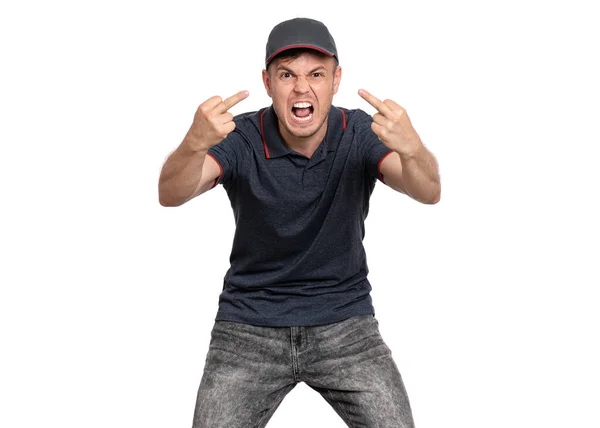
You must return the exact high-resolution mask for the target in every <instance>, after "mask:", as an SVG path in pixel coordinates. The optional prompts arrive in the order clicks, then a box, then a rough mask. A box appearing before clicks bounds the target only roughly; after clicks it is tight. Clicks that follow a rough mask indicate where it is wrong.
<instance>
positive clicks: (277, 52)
mask: <svg viewBox="0 0 600 428" xmlns="http://www.w3.org/2000/svg"><path fill="white" fill-rule="evenodd" d="M290 49H313V50H315V51H318V52H321V53H323V54H325V55H327V56H335V54H333V53H331V52H329V51H327V50H325V49H323V48H321V47H319V46H315V45H304V44H299V45H289V46H286V47H283V48H281V49H278V50H276V51H275V52H273V53H272V54H271V56H270V57H269V58H267V61H266V63H267V64H269V63H270V62H271V61H272V60H273V58H275V57H276V56H277V55H279V54H280V53H281V52H284V51H287V50H290Z"/></svg>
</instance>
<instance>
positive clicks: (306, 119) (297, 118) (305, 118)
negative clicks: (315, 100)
mask: <svg viewBox="0 0 600 428" xmlns="http://www.w3.org/2000/svg"><path fill="white" fill-rule="evenodd" d="M292 115H293V116H294V119H296V120H298V121H300V122H306V121H308V120H310V119H311V118H312V117H313V114H312V113H311V114H309V115H308V116H305V117H298V116H296V115H295V114H294V113H292Z"/></svg>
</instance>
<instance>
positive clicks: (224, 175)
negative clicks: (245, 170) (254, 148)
mask: <svg viewBox="0 0 600 428" xmlns="http://www.w3.org/2000/svg"><path fill="white" fill-rule="evenodd" d="M247 154H248V146H247V144H246V140H245V139H244V137H243V136H242V135H241V134H239V133H238V132H235V131H234V132H232V133H230V134H229V135H228V136H227V137H226V138H225V139H224V140H223V141H221V142H220V143H219V144H217V145H216V146H213V147H211V148H210V149H209V150H208V153H207V155H208V156H211V157H212V158H213V159H214V160H215V161H216V162H217V164H219V168H220V170H221V175H220V176H219V177H218V178H217V179H216V180H215V184H214V185H213V187H214V186H216V185H217V184H219V183H221V184H223V185H224V186H226V185H227V184H229V183H231V182H233V181H235V180H236V179H237V178H238V176H239V175H240V173H241V168H242V166H243V165H244V164H245V163H244V161H245V159H246V157H247Z"/></svg>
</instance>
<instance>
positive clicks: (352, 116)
mask: <svg viewBox="0 0 600 428" xmlns="http://www.w3.org/2000/svg"><path fill="white" fill-rule="evenodd" d="M336 108H337V109H338V110H340V111H341V112H342V113H343V114H344V116H345V117H346V121H347V123H348V125H352V126H354V127H355V129H357V128H358V129H363V128H364V127H369V128H370V126H371V122H373V118H372V117H371V115H370V114H368V113H367V112H365V111H364V110H361V109H359V108H357V109H348V108H345V107H337V106H336Z"/></svg>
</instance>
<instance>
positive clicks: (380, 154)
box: [358, 113, 393, 181]
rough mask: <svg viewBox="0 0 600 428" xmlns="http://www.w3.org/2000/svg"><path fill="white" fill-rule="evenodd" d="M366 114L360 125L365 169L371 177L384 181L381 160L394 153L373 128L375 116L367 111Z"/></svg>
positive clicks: (359, 130)
mask: <svg viewBox="0 0 600 428" xmlns="http://www.w3.org/2000/svg"><path fill="white" fill-rule="evenodd" d="M365 115H366V116H367V117H366V118H365V119H364V120H361V123H360V125H359V126H358V132H359V134H360V145H361V149H362V156H363V162H364V165H365V170H366V172H367V174H368V176H369V177H371V178H379V179H380V180H381V181H383V176H382V175H381V171H380V169H379V168H380V165H381V162H383V160H384V159H385V158H386V157H387V156H388V155H390V154H392V153H393V151H392V150H390V149H389V148H388V147H387V146H386V145H385V144H383V143H382V142H381V140H379V138H378V137H377V135H376V134H375V133H374V132H373V130H372V129H371V123H372V122H373V118H371V116H369V115H367V114H366V113H365Z"/></svg>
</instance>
